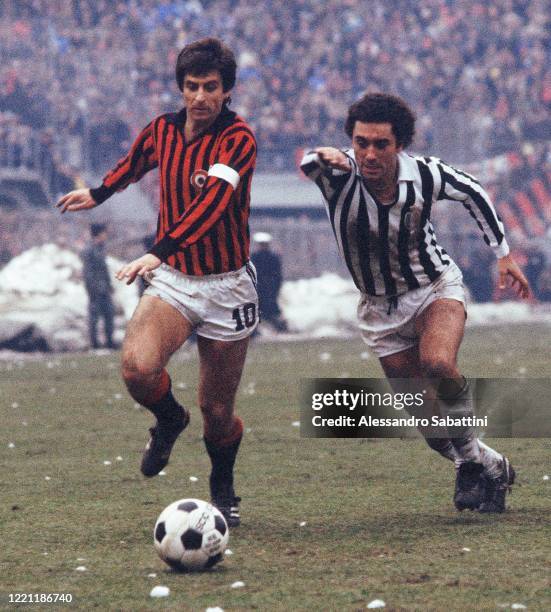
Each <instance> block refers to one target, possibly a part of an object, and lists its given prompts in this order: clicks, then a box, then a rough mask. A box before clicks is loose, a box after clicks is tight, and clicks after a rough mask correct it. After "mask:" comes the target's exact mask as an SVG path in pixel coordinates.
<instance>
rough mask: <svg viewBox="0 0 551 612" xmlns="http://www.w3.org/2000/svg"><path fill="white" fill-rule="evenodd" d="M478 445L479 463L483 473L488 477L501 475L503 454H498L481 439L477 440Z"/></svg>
mask: <svg viewBox="0 0 551 612" xmlns="http://www.w3.org/2000/svg"><path fill="white" fill-rule="evenodd" d="M478 446H479V448H480V463H482V465H483V466H484V474H486V476H489V477H490V478H497V477H498V476H501V472H502V471H503V466H502V462H503V455H500V454H499V453H498V452H497V451H495V450H494V449H493V448H490V447H489V446H487V445H486V444H484V442H482V441H481V440H478Z"/></svg>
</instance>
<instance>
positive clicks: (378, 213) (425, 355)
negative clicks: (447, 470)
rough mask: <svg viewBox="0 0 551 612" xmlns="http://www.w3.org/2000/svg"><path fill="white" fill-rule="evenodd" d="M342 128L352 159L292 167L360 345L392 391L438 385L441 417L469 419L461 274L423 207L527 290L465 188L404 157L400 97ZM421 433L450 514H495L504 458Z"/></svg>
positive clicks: (407, 112)
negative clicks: (452, 224) (347, 298)
mask: <svg viewBox="0 0 551 612" xmlns="http://www.w3.org/2000/svg"><path fill="white" fill-rule="evenodd" d="M345 129H346V133H347V134H348V136H349V137H350V138H351V139H352V148H350V149H346V150H339V149H337V148H333V147H319V148H317V149H315V150H314V151H311V152H310V153H308V154H306V155H305V157H304V159H303V160H302V163H301V168H302V170H303V172H304V173H305V174H306V175H307V176H308V177H309V178H310V179H312V180H313V181H314V182H315V183H316V185H317V186H318V187H319V189H320V190H321V192H322V194H323V198H324V200H325V204H326V207H327V212H328V216H329V219H330V221H331V224H332V226H333V231H334V234H335V238H336V240H337V244H338V248H339V251H340V253H341V255H342V256H343V258H344V260H345V262H346V265H347V267H348V269H349V271H350V274H351V275H352V278H353V280H354V282H355V284H356V286H357V287H358V289H359V290H360V292H361V298H360V303H359V305H358V318H359V324H360V329H361V331H362V336H363V339H364V340H365V342H366V343H367V344H368V346H369V347H370V349H371V350H372V351H373V352H374V353H375V355H377V357H378V358H379V359H380V362H381V365H382V367H383V370H384V372H385V374H386V375H387V377H388V378H389V379H393V384H394V385H397V384H399V383H398V382H397V381H396V380H395V379H402V380H403V379H419V378H425V379H426V378H428V379H431V380H433V381H438V382H437V383H436V384H435V387H436V391H437V394H438V398H439V403H440V406H441V410H442V411H445V412H446V413H448V414H450V415H451V416H454V417H462V416H472V414H473V406H472V404H473V402H472V395H471V392H470V389H469V385H468V383H467V382H466V381H465V379H464V378H463V376H462V375H461V373H460V372H459V370H458V368H457V353H458V350H459V346H460V344H461V340H462V338H463V332H464V326H465V316H466V309H465V308H466V306H465V292H464V288H463V283H462V275H461V271H460V270H459V268H458V267H457V266H456V264H455V263H454V262H453V261H452V259H451V258H450V256H449V255H448V254H447V253H446V251H445V250H444V249H443V248H442V246H441V245H440V244H439V243H438V242H437V240H436V235H435V232H434V229H433V226H432V224H431V220H430V218H431V208H432V206H433V204H434V203H435V202H437V201H438V200H455V201H457V202H460V203H462V204H463V206H465V208H467V210H468V211H469V213H470V215H471V216H472V217H473V218H474V220H475V221H476V223H477V225H478V227H479V228H480V230H481V232H482V235H483V238H484V240H485V242H486V243H487V244H488V245H489V246H490V247H491V248H492V249H493V250H494V252H495V254H496V257H497V265H498V272H499V287H500V288H504V287H505V285H506V282H507V279H511V281H512V285H513V287H514V288H515V289H516V290H517V292H518V294H519V296H521V297H523V298H527V297H528V296H529V293H530V289H529V285H528V282H527V280H526V278H525V277H524V275H523V273H522V271H521V270H520V268H519V267H518V265H517V264H516V263H515V261H514V260H513V258H512V257H511V255H510V254H509V247H508V245H507V241H506V240H505V237H504V230H503V224H502V222H501V220H500V218H499V216H498V215H497V214H496V211H495V209H494V207H493V205H492V203H491V201H490V198H489V196H488V194H487V193H486V192H485V191H484V189H483V188H482V187H481V186H480V184H479V183H478V181H477V180H476V179H475V178H473V177H472V176H470V175H468V174H466V173H464V172H461V171H460V170H457V169H455V168H453V167H452V166H450V165H448V164H446V163H444V162H442V161H441V160H439V159H437V158H434V157H413V156H411V155H409V154H407V153H406V152H405V149H406V147H408V145H409V144H410V143H411V142H412V139H413V135H414V132H415V117H414V115H413V113H412V111H411V109H410V108H409V107H408V106H407V104H406V103H405V102H404V101H403V100H401V99H400V98H398V97H395V96H391V95H388V94H382V93H373V94H367V95H365V96H364V97H363V98H361V99H360V100H358V101H357V102H355V103H354V104H353V105H352V106H351V107H350V109H349V111H348V117H347V120H346V126H345ZM454 213H455V211H454ZM423 433H425V434H426V436H427V442H428V444H429V446H430V447H431V448H433V449H434V450H436V451H438V452H439V453H441V454H442V455H443V456H444V457H446V458H448V459H450V460H452V461H454V462H455V464H456V467H457V480H456V491H455V495H454V502H455V505H456V507H457V508H458V509H459V510H463V509H464V508H470V509H472V510H474V509H478V510H480V511H482V512H503V511H504V510H505V493H506V491H507V490H508V489H509V487H510V485H511V484H512V483H513V481H514V477H515V474H514V470H513V468H512V467H511V465H510V463H509V461H508V459H507V458H505V457H503V456H502V455H500V454H499V453H497V452H496V451H494V450H493V449H491V448H489V447H488V446H486V445H485V444H483V443H482V442H480V441H479V440H478V439H477V437H476V434H475V432H474V430H473V428H470V427H466V428H460V429H458V430H457V429H456V430H454V431H453V432H452V431H450V432H449V437H447V438H432V437H430V433H429V432H428V431H426V432H423Z"/></svg>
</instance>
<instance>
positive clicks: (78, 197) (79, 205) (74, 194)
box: [55, 188, 98, 214]
mask: <svg viewBox="0 0 551 612" xmlns="http://www.w3.org/2000/svg"><path fill="white" fill-rule="evenodd" d="M97 205H98V203H97V202H96V201H95V200H94V198H93V197H92V196H91V195H90V190H89V189H87V188H84V189H75V190H74V191H69V193H67V194H65V195H64V196H63V197H62V198H61V199H60V200H59V202H58V203H57V204H56V205H55V206H56V208H59V209H60V212H61V214H63V213H64V212H67V211H69V212H76V211H78V210H87V209H89V208H95V207H96V206H97Z"/></svg>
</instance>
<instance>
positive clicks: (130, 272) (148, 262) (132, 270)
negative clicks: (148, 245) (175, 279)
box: [115, 253, 162, 285]
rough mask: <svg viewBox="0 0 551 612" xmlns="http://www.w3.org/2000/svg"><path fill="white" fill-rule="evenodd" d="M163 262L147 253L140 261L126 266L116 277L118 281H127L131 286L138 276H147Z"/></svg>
mask: <svg viewBox="0 0 551 612" xmlns="http://www.w3.org/2000/svg"><path fill="white" fill-rule="evenodd" d="M161 263H162V262H161V260H160V259H159V258H158V257H157V256H156V255H153V254H152V253H146V254H145V255H142V256H141V257H139V258H138V259H135V260H134V261H131V262H130V263H128V264H125V265H124V266H123V267H122V268H121V269H120V270H119V271H118V272H117V274H116V275H115V276H116V278H117V280H120V281H122V280H125V281H126V284H127V285H130V284H131V283H133V282H134V281H135V280H136V277H137V276H142V277H143V276H145V275H146V274H147V273H148V272H151V271H152V270H155V269H156V268H158V267H159V266H160V265H161Z"/></svg>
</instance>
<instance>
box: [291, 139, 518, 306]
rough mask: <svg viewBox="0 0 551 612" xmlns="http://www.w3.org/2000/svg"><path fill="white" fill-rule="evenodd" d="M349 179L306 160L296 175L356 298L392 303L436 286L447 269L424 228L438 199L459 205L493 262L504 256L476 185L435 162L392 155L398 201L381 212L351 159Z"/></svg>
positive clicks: (498, 227) (496, 225) (488, 205)
mask: <svg viewBox="0 0 551 612" xmlns="http://www.w3.org/2000/svg"><path fill="white" fill-rule="evenodd" d="M344 153H345V154H346V155H347V157H348V158H349V159H350V165H351V170H350V171H349V172H345V171H341V170H336V169H333V168H330V167H328V166H327V165H325V164H324V163H323V162H321V160H320V159H319V156H318V155H317V153H315V152H311V153H307V154H306V155H305V156H304V158H303V160H302V162H301V169H302V171H303V172H304V173H305V174H306V176H308V177H309V178H310V179H312V180H313V181H314V182H315V183H316V185H317V186H318V187H319V188H320V190H321V192H322V194H323V199H324V201H325V205H326V208H327V213H328V216H329V220H330V221H331V225H332V226H333V232H334V234H335V238H336V239H337V244H338V248H339V251H340V253H341V255H342V257H343V258H344V260H345V262H346V265H347V266H348V269H349V270H350V273H351V275H352V278H353V279H354V282H355V283H356V286H357V287H358V289H359V290H360V291H362V292H363V293H367V294H370V295H387V296H395V295H400V294H402V293H405V292H406V291H410V290H413V289H417V288H419V287H423V286H426V285H428V284H430V283H431V282H432V281H434V280H435V279H437V278H438V277H439V276H440V274H442V272H443V271H444V270H445V269H446V267H447V266H449V265H450V263H451V258H450V256H449V255H448V254H447V253H446V251H445V250H444V249H443V248H442V247H441V246H440V245H439V244H438V242H437V240H436V235H435V233H434V228H433V226H432V223H431V221H430V217H431V208H432V205H433V204H434V203H435V202H436V201H438V200H456V201H457V202H461V203H462V204H463V206H465V208H466V209H467V210H468V211H469V213H470V215H471V216H472V217H473V218H474V219H475V221H476V223H477V225H478V227H479V228H480V230H481V231H482V234H483V236H484V240H485V242H486V243H487V244H488V245H490V246H491V247H492V248H493V249H494V251H495V253H496V256H497V257H504V256H505V255H507V254H508V253H509V247H508V245H507V241H506V240H505V237H504V234H503V223H502V222H501V219H500V218H499V216H498V215H497V213H496V211H495V209H494V207H493V205H492V202H491V200H490V198H489V196H488V194H487V193H486V192H485V191H484V189H483V188H482V187H481V186H480V184H479V183H478V181H477V180H476V179H475V178H473V177H472V176H470V175H469V174H466V173H465V172H462V171H460V170H457V169H455V168H452V166H450V165H448V164H446V163H444V162H443V161H441V160H439V159H437V158H435V157H413V156H411V155H409V154H407V153H404V152H401V153H399V154H398V162H399V170H398V192H397V193H398V196H397V200H396V202H395V203H394V204H392V205H384V204H381V203H380V202H378V201H377V199H376V198H375V197H374V196H373V195H371V193H370V192H369V190H368V188H367V186H366V184H365V181H364V180H363V179H362V177H361V175H360V171H359V168H358V165H357V164H356V161H355V159H354V151H353V150H352V149H348V150H345V151H344Z"/></svg>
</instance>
